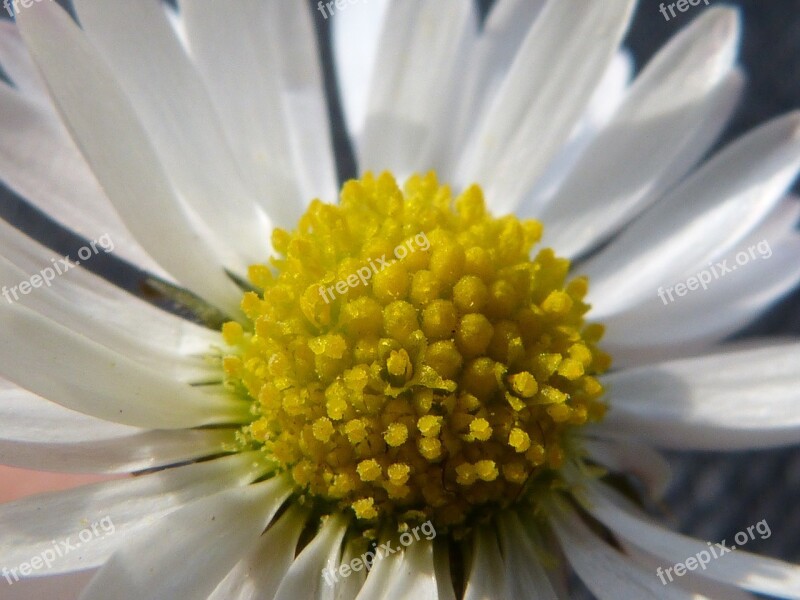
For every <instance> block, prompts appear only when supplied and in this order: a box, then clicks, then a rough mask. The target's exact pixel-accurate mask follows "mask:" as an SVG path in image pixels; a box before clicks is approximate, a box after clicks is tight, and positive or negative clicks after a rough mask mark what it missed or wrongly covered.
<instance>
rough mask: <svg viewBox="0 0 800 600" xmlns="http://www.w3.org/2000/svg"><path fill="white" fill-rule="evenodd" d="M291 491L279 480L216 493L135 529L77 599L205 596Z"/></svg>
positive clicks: (148, 599) (159, 599) (143, 599)
mask: <svg viewBox="0 0 800 600" xmlns="http://www.w3.org/2000/svg"><path fill="white" fill-rule="evenodd" d="M291 491H292V486H291V484H290V483H289V482H288V481H287V480H286V479H284V478H278V477H275V478H272V479H269V480H267V481H264V482H261V483H256V484H252V485H249V486H244V487H241V488H235V489H230V490H226V491H223V492H219V493H218V494H214V495H213V496H209V497H207V498H203V499H202V500H198V501H196V502H193V503H191V504H189V505H187V506H185V507H183V508H180V509H179V510H177V511H175V512H174V513H172V514H170V515H167V516H166V517H165V518H164V519H162V520H161V521H160V522H159V523H158V524H156V525H154V526H151V527H147V528H144V529H141V530H139V531H138V532H136V533H134V534H133V535H132V536H131V537H130V539H129V540H128V541H127V543H126V544H125V545H124V546H122V547H120V549H119V550H117V551H116V552H115V553H114V554H113V555H112V556H111V558H110V559H109V560H108V562H107V563H106V564H105V565H104V566H103V567H102V568H101V569H100V571H99V572H98V573H97V575H96V576H95V577H94V579H92V581H91V582H90V583H89V586H88V587H87V588H86V589H85V590H84V592H83V594H81V600H130V599H131V598H137V599H139V600H163V599H164V598H206V597H207V596H208V594H209V593H211V592H212V591H213V590H214V588H215V587H216V586H217V585H218V584H219V582H220V581H221V580H222V579H224V577H225V575H226V573H228V572H229V571H230V569H231V568H232V567H233V566H234V565H235V564H236V562H237V561H238V559H239V557H240V555H241V554H242V553H243V551H246V549H248V548H250V547H252V546H254V545H255V544H256V542H257V541H258V539H259V536H260V535H261V532H262V531H263V530H264V529H265V528H266V527H267V525H268V524H269V522H270V521H271V520H272V518H273V517H274V516H275V513H276V512H277V511H278V509H280V507H281V505H282V504H283V503H284V501H285V500H286V498H288V497H289V495H290V494H291Z"/></svg>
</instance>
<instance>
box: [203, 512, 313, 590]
mask: <svg viewBox="0 0 800 600" xmlns="http://www.w3.org/2000/svg"><path fill="white" fill-rule="evenodd" d="M307 519H308V513H307V512H306V511H304V510H303V509H301V508H300V507H298V506H292V507H291V508H289V509H288V510H287V511H286V513H284V514H283V515H282V516H281V517H280V519H278V520H277V521H276V522H274V523H273V524H272V525H270V527H269V529H267V531H266V532H265V533H264V534H263V535H262V536H261V539H260V540H259V541H258V544H256V546H255V548H253V549H252V550H251V551H250V552H249V553H248V554H247V556H245V557H244V558H243V559H242V560H240V561H239V562H238V563H237V564H236V566H235V567H234V568H233V569H232V570H231V572H230V573H228V575H227V577H225V579H223V580H222V582H221V583H220V584H219V585H218V586H217V588H216V589H215V590H214V591H213V592H212V593H211V595H210V596H209V597H208V600H261V599H262V598H273V597H274V596H275V592H276V591H277V589H278V586H279V585H280V583H281V580H282V579H283V577H284V575H286V572H287V571H288V570H289V567H290V566H291V564H292V562H293V561H294V558H295V552H296V550H297V541H298V539H299V538H300V534H301V533H302V532H303V527H304V526H305V524H306V520H307Z"/></svg>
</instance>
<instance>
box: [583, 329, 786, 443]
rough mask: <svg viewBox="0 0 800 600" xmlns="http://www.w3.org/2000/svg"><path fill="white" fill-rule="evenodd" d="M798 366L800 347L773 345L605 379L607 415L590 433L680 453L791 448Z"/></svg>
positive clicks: (637, 369) (669, 364)
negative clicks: (614, 434) (617, 434)
mask: <svg viewBox="0 0 800 600" xmlns="http://www.w3.org/2000/svg"><path fill="white" fill-rule="evenodd" d="M798 364H800V343H797V342H794V343H785V344H775V343H773V344H769V345H764V346H762V347H758V348H745V349H730V350H729V351H727V352H724V351H723V352H719V353H717V354H712V355H707V356H701V357H694V358H689V359H684V360H675V361H671V362H665V363H657V364H654V365H649V366H644V367H638V368H634V369H624V370H622V371H619V372H617V373H611V374H609V375H608V376H606V378H605V379H604V382H605V385H606V387H607V389H608V391H609V395H610V398H611V399H612V400H611V402H612V404H611V410H610V411H609V413H608V416H607V417H606V419H605V420H604V421H603V422H602V423H601V424H599V425H596V426H595V427H597V428H598V430H604V431H614V430H620V429H622V430H624V431H625V432H627V433H629V434H632V435H634V436H636V437H637V438H640V439H644V440H646V441H647V442H648V443H651V444H655V445H658V446H661V447H665V448H680V449H682V450H687V449H694V450H741V449H751V448H770V447H778V446H784V445H790V444H796V443H798V442H799V441H800V414H798V411H797V402H798V391H797V390H798V388H800V374H798V371H797V365H798Z"/></svg>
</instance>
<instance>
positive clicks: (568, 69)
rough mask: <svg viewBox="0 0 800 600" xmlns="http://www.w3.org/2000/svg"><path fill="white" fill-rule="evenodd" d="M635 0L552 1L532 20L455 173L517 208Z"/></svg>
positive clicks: (495, 204)
mask: <svg viewBox="0 0 800 600" xmlns="http://www.w3.org/2000/svg"><path fill="white" fill-rule="evenodd" d="M634 5H635V2H632V1H629V0H620V1H619V2H614V3H612V4H610V5H603V6H600V5H599V4H593V3H590V4H587V3H585V2H581V1H580V0H563V1H559V2H550V3H548V4H547V5H546V6H545V8H544V9H543V10H542V13H541V14H540V15H539V17H538V18H537V19H536V20H535V21H534V24H533V27H531V29H530V31H529V32H528V35H527V37H526V39H525V41H524V42H523V45H522V47H521V49H520V50H519V53H518V55H517V58H516V59H515V61H514V64H513V65H512V67H511V69H510V71H509V73H508V76H507V77H506V79H505V81H504V82H503V84H502V87H501V89H500V91H498V93H497V96H496V97H495V99H494V101H493V102H492V106H491V108H489V109H488V111H487V116H486V118H485V119H484V121H483V122H482V123H481V124H480V125H479V126H478V128H477V130H476V133H475V135H473V136H472V139H471V140H470V141H469V148H470V150H469V151H468V152H467V154H465V155H464V156H463V157H462V160H461V162H460V164H459V168H458V170H457V173H458V175H457V177H456V181H457V183H458V184H459V185H462V186H463V185H465V184H467V183H468V182H471V181H480V182H481V183H482V184H484V186H485V190H486V198H487V204H488V205H489V206H490V207H491V208H492V210H493V211H495V212H509V211H513V210H514V209H515V208H516V207H517V206H518V205H519V203H520V202H522V200H523V199H524V197H525V195H526V194H527V193H528V192H529V191H530V190H531V188H532V187H533V185H534V183H535V181H536V180H537V179H538V178H539V177H540V176H541V175H542V174H543V173H544V171H545V169H546V168H547V165H548V163H550V162H551V160H552V159H553V158H555V157H556V156H557V154H558V152H559V150H560V148H561V147H562V145H563V144H564V143H565V142H566V140H567V138H568V136H569V134H570V133H571V132H572V129H573V127H574V126H575V125H576V123H577V122H578V120H579V119H580V117H581V116H582V115H583V114H584V112H585V110H586V108H587V106H588V102H589V100H590V98H591V94H592V91H593V90H594V89H595V88H596V87H597V85H598V84H599V82H600V80H601V78H602V75H603V73H604V72H605V69H606V67H607V66H608V65H609V64H610V63H611V61H612V60H613V57H614V55H615V53H616V52H617V49H618V47H619V44H620V42H621V39H622V36H623V34H624V32H625V30H626V29H627V26H628V23H629V20H630V18H631V13H632V11H633V7H634Z"/></svg>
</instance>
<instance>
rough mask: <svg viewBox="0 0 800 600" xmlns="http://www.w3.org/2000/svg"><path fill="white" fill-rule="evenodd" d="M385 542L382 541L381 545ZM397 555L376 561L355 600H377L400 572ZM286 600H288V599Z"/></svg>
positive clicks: (383, 557) (382, 557) (399, 562)
mask: <svg viewBox="0 0 800 600" xmlns="http://www.w3.org/2000/svg"><path fill="white" fill-rule="evenodd" d="M385 542H386V541H385V540H384V541H383V543H385ZM400 564H401V560H400V555H399V554H398V553H394V554H390V555H388V556H381V558H380V559H376V560H375V562H374V563H373V565H372V569H371V570H370V572H369V575H367V580H366V581H365V582H364V586H363V587H362V588H361V591H360V592H359V594H358V596H356V600H379V599H380V598H381V597H382V595H383V594H384V593H385V591H386V590H387V588H388V586H389V584H390V583H391V581H392V580H393V579H394V577H395V576H396V575H397V573H398V572H399V570H400ZM286 600H289V599H288V598H287V599H286Z"/></svg>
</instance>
